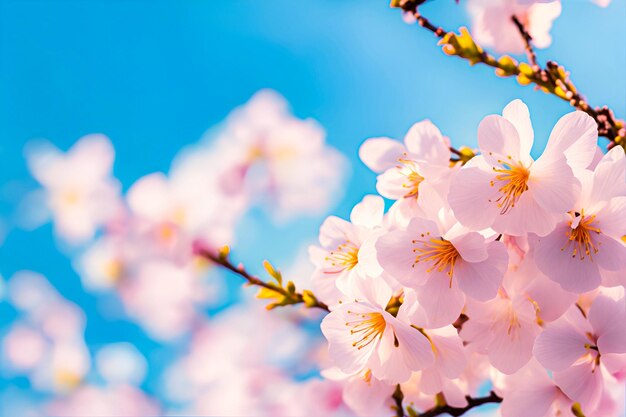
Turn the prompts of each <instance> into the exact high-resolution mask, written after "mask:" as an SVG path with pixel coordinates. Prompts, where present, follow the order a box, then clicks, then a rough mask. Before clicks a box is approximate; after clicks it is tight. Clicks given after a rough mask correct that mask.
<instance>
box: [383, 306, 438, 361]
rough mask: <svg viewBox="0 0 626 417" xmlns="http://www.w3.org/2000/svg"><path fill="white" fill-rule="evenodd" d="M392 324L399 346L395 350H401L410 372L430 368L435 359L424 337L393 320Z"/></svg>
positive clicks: (415, 330)
mask: <svg viewBox="0 0 626 417" xmlns="http://www.w3.org/2000/svg"><path fill="white" fill-rule="evenodd" d="M392 323H393V324H392V325H393V331H394V333H395V335H396V338H397V339H398V345H399V346H398V347H396V349H400V350H401V352H402V357H403V358H404V362H405V364H406V366H407V367H408V368H409V369H410V370H412V371H419V370H421V369H426V368H428V367H429V366H432V364H433V363H434V361H435V357H434V356H433V351H432V348H431V346H430V342H429V341H428V339H427V338H426V336H424V335H423V334H422V333H420V332H419V331H418V330H417V329H414V328H413V327H411V326H409V325H408V324H405V323H402V322H400V321H399V320H397V319H395V318H394V320H393V322H392Z"/></svg>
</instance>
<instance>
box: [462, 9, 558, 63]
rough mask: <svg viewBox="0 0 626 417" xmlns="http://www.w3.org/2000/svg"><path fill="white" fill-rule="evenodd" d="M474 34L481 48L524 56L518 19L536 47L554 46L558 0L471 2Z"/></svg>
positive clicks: (470, 11)
mask: <svg viewBox="0 0 626 417" xmlns="http://www.w3.org/2000/svg"><path fill="white" fill-rule="evenodd" d="M467 9H468V11H469V13H470V16H471V18H472V35H473V37H474V39H476V41H477V42H478V43H479V44H481V45H482V46H488V47H493V48H494V49H495V51H496V52H508V53H514V54H517V53H522V52H524V39H523V37H522V36H521V34H520V33H519V30H518V29H517V27H516V26H515V24H514V23H513V21H512V19H511V18H512V16H516V17H517V18H518V19H519V21H520V22H521V23H522V24H523V25H524V27H525V28H526V30H527V31H528V33H529V34H530V36H532V39H533V45H534V46H535V47H537V48H547V47H548V46H550V44H551V43H552V36H550V29H551V28H552V22H553V21H554V19H556V18H557V17H559V15H560V14H561V2H560V1H559V0H469V1H468V3H467Z"/></svg>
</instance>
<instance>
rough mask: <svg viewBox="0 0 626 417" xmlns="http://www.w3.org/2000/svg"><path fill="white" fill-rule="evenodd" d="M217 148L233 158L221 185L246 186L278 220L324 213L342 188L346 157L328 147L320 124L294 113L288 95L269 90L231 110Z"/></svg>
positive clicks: (245, 189)
mask: <svg viewBox="0 0 626 417" xmlns="http://www.w3.org/2000/svg"><path fill="white" fill-rule="evenodd" d="M216 147H217V148H218V149H219V150H220V153H221V154H225V155H233V157H234V158H235V159H234V164H232V165H231V168H229V170H228V171H227V172H225V173H224V174H223V185H224V186H225V187H227V188H228V189H229V190H231V191H232V192H239V191H240V190H243V191H244V192H245V193H246V194H248V195H249V196H250V198H251V199H252V200H253V201H255V202H261V203H263V204H265V205H266V206H267V207H268V208H270V213H272V215H274V216H276V218H278V219H289V218H293V217H295V216H297V215H302V214H309V215H313V214H320V213H323V212H325V211H326V210H327V209H328V208H329V206H330V204H331V203H333V202H335V201H336V199H337V198H338V197H339V196H340V193H341V190H342V188H343V187H342V186H343V182H344V177H345V171H346V167H347V161H346V159H345V157H343V156H342V155H341V154H340V153H338V152H337V151H336V150H334V149H332V148H330V147H328V146H326V144H325V132H324V130H323V129H322V127H321V126H320V125H319V124H318V123H317V122H315V121H314V120H312V119H307V120H300V119H297V118H295V117H293V116H292V115H291V114H290V113H289V111H288V105H287V102H286V101H285V99H284V98H283V97H281V96H280V95H279V94H277V93H276V92H274V91H271V90H263V91H260V92H258V93H257V94H256V95H255V96H254V97H252V98H251V99H250V101H249V102H248V103H247V104H246V105H245V106H242V107H240V108H238V109H236V110H235V111H233V112H232V113H231V115H230V116H229V117H228V119H227V121H226V124H225V126H224V128H223V130H222V131H221V132H220V133H219V134H218V137H217V139H216Z"/></svg>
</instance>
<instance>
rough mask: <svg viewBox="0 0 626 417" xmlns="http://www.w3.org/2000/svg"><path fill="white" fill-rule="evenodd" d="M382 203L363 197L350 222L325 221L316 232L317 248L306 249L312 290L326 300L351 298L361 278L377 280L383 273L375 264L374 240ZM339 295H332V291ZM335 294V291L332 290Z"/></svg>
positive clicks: (377, 199) (382, 212) (376, 197)
mask: <svg viewBox="0 0 626 417" xmlns="http://www.w3.org/2000/svg"><path fill="white" fill-rule="evenodd" d="M384 211H385V202H384V201H383V199H382V198H381V197H378V196H372V195H370V196H365V197H364V198H363V200H362V201H361V202H360V203H358V204H357V205H355V206H354V208H353V209H352V212H351V214H350V221H346V220H343V219H340V218H338V217H335V216H331V217H328V218H327V219H326V220H325V221H324V223H323V224H322V226H321V228H320V236H319V242H320V245H321V247H319V246H311V247H310V248H309V256H310V258H311V261H312V262H313V264H315V266H316V269H315V272H314V274H313V277H312V281H313V282H314V286H315V287H317V288H321V289H323V293H325V294H328V297H327V298H329V299H330V300H337V301H338V300H339V299H341V298H344V297H342V294H343V295H347V296H352V295H354V294H355V291H358V288H359V287H360V285H361V281H362V280H363V279H364V278H365V277H380V278H381V279H382V276H381V275H382V274H383V271H382V269H381V268H380V266H378V264H377V263H376V254H375V252H374V246H373V245H374V238H375V236H376V231H377V230H381V228H382V225H383V216H384ZM335 287H336V289H338V290H339V291H340V293H337V294H335V295H333V290H334V289H335ZM335 291H336V290H335Z"/></svg>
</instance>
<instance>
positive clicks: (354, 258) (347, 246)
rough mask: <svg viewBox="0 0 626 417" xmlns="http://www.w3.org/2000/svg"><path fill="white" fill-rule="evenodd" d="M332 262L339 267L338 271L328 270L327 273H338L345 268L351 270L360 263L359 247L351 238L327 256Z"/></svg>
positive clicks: (327, 259)
mask: <svg viewBox="0 0 626 417" xmlns="http://www.w3.org/2000/svg"><path fill="white" fill-rule="evenodd" d="M325 259H326V261H329V262H330V264H331V265H332V266H333V267H335V268H337V270H336V271H330V272H329V271H327V272H326V273H337V272H341V271H344V270H350V269H352V268H354V267H355V266H356V264H357V263H359V248H358V246H357V245H355V244H354V243H352V242H351V241H349V240H346V243H343V244H341V245H339V246H337V250H334V251H331V252H330V254H329V255H328V256H327V257H326V258H325Z"/></svg>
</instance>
